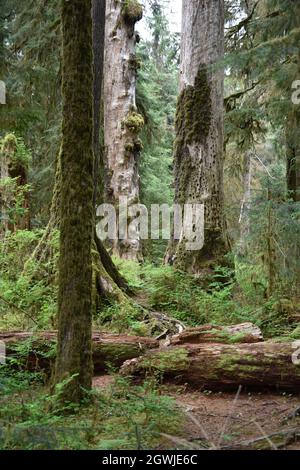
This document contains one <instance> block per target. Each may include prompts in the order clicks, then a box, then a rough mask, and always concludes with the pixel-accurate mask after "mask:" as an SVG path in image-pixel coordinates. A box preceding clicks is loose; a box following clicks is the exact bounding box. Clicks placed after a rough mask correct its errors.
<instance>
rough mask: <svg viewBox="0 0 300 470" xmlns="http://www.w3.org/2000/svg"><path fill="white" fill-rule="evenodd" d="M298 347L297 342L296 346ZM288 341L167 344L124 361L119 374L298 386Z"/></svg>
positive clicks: (224, 386)
mask: <svg viewBox="0 0 300 470" xmlns="http://www.w3.org/2000/svg"><path fill="white" fill-rule="evenodd" d="M298 347H299V346H298ZM296 350H297V347H295V346H294V345H293V344H292V343H272V342H265V343H257V344H235V345H228V344H216V343H214V344H201V345H192V344H189V345H187V344H186V345H183V346H171V347H168V348H165V349H160V350H157V351H153V352H149V353H147V354H146V355H145V356H143V357H141V358H138V359H132V360H129V361H127V362H126V363H125V364H124V365H123V366H122V369H121V372H122V374H123V375H130V376H134V377H144V376H145V375H151V374H155V375H160V376H163V378H164V379H166V380H169V379H172V380H174V379H176V381H177V382H178V383H187V384H190V385H192V386H194V387H196V388H197V389H206V390H222V391H224V390H237V388H238V387H239V386H240V385H242V386H243V387H245V388H247V389H255V390H263V389H277V390H289V391H294V392H297V391H299V390H300V368H299V365H297V364H296V363H293V361H292V357H293V354H294V353H295V351H296Z"/></svg>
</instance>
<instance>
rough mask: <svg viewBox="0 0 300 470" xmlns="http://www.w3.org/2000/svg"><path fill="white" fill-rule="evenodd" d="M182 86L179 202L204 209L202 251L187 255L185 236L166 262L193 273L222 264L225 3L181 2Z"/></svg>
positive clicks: (178, 136) (173, 246)
mask: <svg viewBox="0 0 300 470" xmlns="http://www.w3.org/2000/svg"><path fill="white" fill-rule="evenodd" d="M182 11H183V22H182V49H181V84H180V96H179V99H178V104H177V115H176V141H175V149H174V171H175V203H177V204H181V205H183V204H187V203H190V204H191V203H192V204H195V203H197V204H204V205H205V217H204V218H205V234H204V246H203V248H202V249H201V250H197V251H187V250H186V240H185V238H184V234H183V235H182V237H181V239H180V240H179V241H172V243H171V244H170V246H169V249H168V251H167V255H166V262H167V263H169V264H174V265H175V266H176V267H178V268H180V269H183V270H185V271H189V272H192V273H203V274H204V273H205V272H206V271H207V270H208V271H210V270H211V268H212V267H214V266H215V265H219V264H223V263H224V255H225V254H226V251H227V246H226V242H225V236H224V225H225V224H224V216H223V141H224V138H223V88H224V72H223V70H222V69H221V67H220V64H219V65H218V66H217V65H216V64H218V63H219V62H220V61H221V60H222V58H223V55H224V1H223V0H183V10H182Z"/></svg>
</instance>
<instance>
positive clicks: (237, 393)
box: [218, 385, 242, 448]
mask: <svg viewBox="0 0 300 470" xmlns="http://www.w3.org/2000/svg"><path fill="white" fill-rule="evenodd" d="M241 391H242V386H241V385H240V386H239V388H238V391H237V392H236V395H235V397H234V400H233V403H232V408H231V411H230V413H229V414H228V416H227V418H226V421H225V423H224V426H223V430H222V432H221V435H220V438H219V441H218V448H219V447H220V445H221V442H222V441H223V438H224V434H225V431H226V429H227V426H228V424H229V421H230V418H231V416H232V415H233V412H234V409H235V405H236V403H237V401H238V399H239V396H240V394H241Z"/></svg>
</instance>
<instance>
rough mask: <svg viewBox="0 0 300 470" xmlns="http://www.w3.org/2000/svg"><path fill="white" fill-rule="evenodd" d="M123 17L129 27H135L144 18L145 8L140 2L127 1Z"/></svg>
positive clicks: (135, 0) (136, 0) (123, 9)
mask: <svg viewBox="0 0 300 470" xmlns="http://www.w3.org/2000/svg"><path fill="white" fill-rule="evenodd" d="M122 17H123V19H124V22H125V23H126V24H127V25H128V26H134V25H135V23H137V22H138V21H140V20H141V19H142V18H143V6H142V5H141V4H140V2H138V0H125V1H124V5H123V7H122Z"/></svg>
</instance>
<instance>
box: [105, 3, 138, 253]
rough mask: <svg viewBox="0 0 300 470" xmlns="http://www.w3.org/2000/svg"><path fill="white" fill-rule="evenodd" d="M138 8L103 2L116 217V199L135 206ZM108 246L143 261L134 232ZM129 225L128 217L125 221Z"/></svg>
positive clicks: (108, 156)
mask: <svg viewBox="0 0 300 470" xmlns="http://www.w3.org/2000/svg"><path fill="white" fill-rule="evenodd" d="M142 11H143V10H142V6H141V5H140V4H139V2H138V1H137V0H126V2H121V1H119V0H107V8H106V13H107V16H106V25H107V27H106V34H105V36H106V42H105V44H106V47H105V71H104V142H105V149H106V150H105V163H106V179H107V181H106V200H107V202H110V203H111V204H113V206H114V207H115V208H116V210H117V215H119V198H120V197H126V198H127V201H128V205H133V204H138V203H139V175H138V158H139V154H140V151H141V149H142V143H141V140H140V139H139V133H140V131H141V129H142V127H143V125H144V120H143V117H142V116H141V115H140V114H138V112H137V109H136V100H135V89H136V73H137V70H138V67H139V63H138V60H137V58H136V55H135V44H136V35H135V31H134V28H135V23H136V22H137V21H139V20H140V19H141V18H142ZM118 219H119V217H117V227H116V228H117V240H114V241H112V250H113V253H114V254H115V255H117V256H119V257H121V258H124V259H131V260H136V261H139V260H141V258H142V252H141V242H140V234H139V228H138V227H132V230H131V233H130V236H129V234H128V233H127V234H124V236H123V237H122V238H123V239H120V238H121V237H119V220H118ZM124 219H126V222H127V225H128V224H129V223H130V222H131V221H132V217H130V216H128V217H125V216H124Z"/></svg>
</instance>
